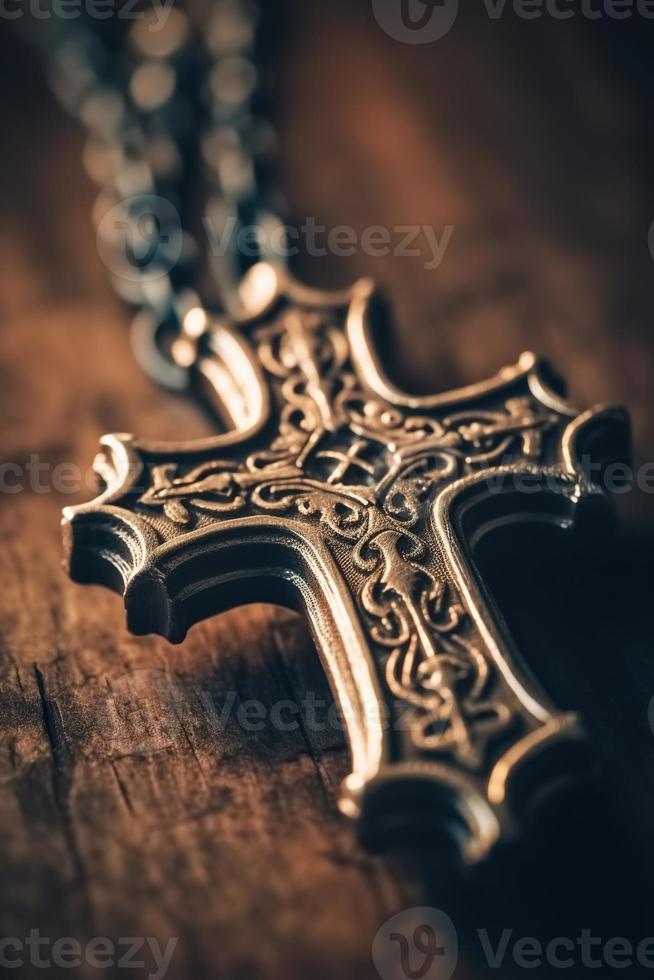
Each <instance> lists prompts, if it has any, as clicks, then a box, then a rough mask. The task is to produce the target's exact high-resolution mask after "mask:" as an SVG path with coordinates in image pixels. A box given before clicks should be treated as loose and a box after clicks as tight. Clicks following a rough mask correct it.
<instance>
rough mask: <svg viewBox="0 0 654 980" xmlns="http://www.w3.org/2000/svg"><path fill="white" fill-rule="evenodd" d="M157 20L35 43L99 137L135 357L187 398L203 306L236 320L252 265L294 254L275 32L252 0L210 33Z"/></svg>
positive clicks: (110, 258) (103, 196)
mask: <svg viewBox="0 0 654 980" xmlns="http://www.w3.org/2000/svg"><path fill="white" fill-rule="evenodd" d="M159 14H161V11H159ZM155 20H156V15H155V12H154V10H153V11H150V12H149V13H147V12H145V11H141V12H140V13H139V15H138V19H134V20H133V21H132V22H131V24H130V25H129V27H128V28H127V29H125V27H124V23H119V22H118V21H117V19H116V17H114V16H112V17H110V18H107V19H104V18H103V19H97V18H95V19H92V18H90V17H89V16H85V17H80V18H78V19H76V20H74V21H61V20H60V19H59V20H57V18H54V17H52V18H50V19H49V20H47V21H42V22H41V23H40V24H39V25H38V32H37V40H39V41H40V43H41V46H42V48H43V50H44V51H45V53H46V57H47V62H48V65H49V72H48V73H49V77H50V80H51V84H52V88H53V90H54V92H55V93H56V95H57V97H58V98H59V100H60V102H61V103H62V104H63V105H64V107H65V108H66V109H67V110H68V111H69V112H71V113H72V114H73V115H75V116H76V117H77V118H78V119H80V120H81V121H82V123H83V124H84V125H85V126H86V128H87V130H88V134H89V135H88V139H87V142H86V146H85V150H84V164H85V167H86V170H87V172H88V173H89V175H90V176H91V177H92V179H93V180H94V181H95V182H96V183H97V184H98V185H99V186H100V188H101V190H100V194H99V197H98V199H97V202H96V205H95V208H94V220H95V223H96V226H97V230H98V247H99V250H100V254H101V256H102V258H103V261H104V262H105V264H106V265H107V266H108V267H109V269H110V275H111V280H112V283H113V286H114V288H115V289H116V291H117V292H118V293H119V295H120V296H121V297H122V298H123V299H124V300H125V301H126V302H127V303H129V304H130V305H131V306H132V307H134V308H136V309H137V310H138V312H137V314H136V316H135V319H134V323H133V332H132V337H133V347H134V351H135V354H136V356H137V358H138V360H139V362H140V363H141V365H142V366H143V368H144V369H145V370H146V371H147V372H148V374H149V375H150V376H151V377H153V378H154V379H155V380H156V381H157V382H158V383H160V384H162V385H164V386H165V387H167V388H170V389H174V390H177V391H183V390H186V389H187V388H188V387H189V381H190V378H189V372H190V368H191V366H192V365H189V363H188V356H187V348H185V350H186V353H185V355H184V356H183V357H176V354H175V351H176V343H175V342H176V340H177V339H178V338H179V337H181V336H184V332H185V321H186V320H187V317H188V314H189V312H190V311H195V314H194V315H193V317H192V318H191V319H192V322H193V324H197V322H198V317H197V309H198V307H200V308H201V309H202V310H207V311H209V313H210V314H211V313H214V312H220V311H223V312H234V310H235V308H237V307H238V285H239V283H240V281H241V279H242V277H243V275H244V274H245V272H246V271H247V269H248V267H250V266H251V265H254V264H255V263H256V262H258V261H261V260H267V261H270V262H273V263H278V262H279V261H280V255H281V254H282V253H283V251H284V249H283V247H280V246H283V242H284V226H283V224H282V221H281V219H280V218H279V217H278V211H279V209H280V202H279V201H278V200H274V197H273V192H272V190H271V171H272V169H273V166H272V162H273V161H274V159H275V134H274V131H273V129H272V126H271V124H270V122H269V121H268V120H267V118H266V108H267V106H266V101H267V91H266V85H265V79H263V77H262V72H263V67H262V66H264V65H265V63H266V58H265V57H264V55H265V52H264V48H265V44H266V42H267V40H268V38H269V34H270V31H269V29H268V28H269V25H267V24H266V26H265V28H264V27H263V26H262V22H263V20H264V7H263V5H260V4H255V3H253V2H251V0H214V2H213V4H212V6H211V8H210V12H209V14H208V16H207V17H206V18H204V19H203V20H202V21H201V22H195V21H194V20H193V19H192V18H191V17H190V16H189V15H188V14H187V13H185V12H183V11H182V10H179V9H175V8H172V7H171V8H169V9H168V10H167V15H166V18H165V22H164V23H163V24H161V23H155ZM44 25H45V26H44ZM271 240H272V241H273V242H275V243H276V248H275V249H274V250H273V249H272V248H271V246H270V244H269V243H270V242H271ZM205 322H208V318H205ZM194 329H195V328H194ZM178 346H179V347H180V349H181V348H183V346H184V345H178Z"/></svg>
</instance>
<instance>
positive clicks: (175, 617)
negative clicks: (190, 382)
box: [64, 264, 628, 864]
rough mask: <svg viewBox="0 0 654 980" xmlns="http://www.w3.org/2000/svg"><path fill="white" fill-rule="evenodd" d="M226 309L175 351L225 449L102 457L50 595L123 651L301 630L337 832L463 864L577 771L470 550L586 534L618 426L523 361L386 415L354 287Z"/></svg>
mask: <svg viewBox="0 0 654 980" xmlns="http://www.w3.org/2000/svg"><path fill="white" fill-rule="evenodd" d="M241 292H242V299H243V304H244V312H243V313H242V315H239V316H238V317H236V319H234V320H232V321H231V322H227V321H226V320H220V319H214V320H212V319H211V318H209V317H208V316H207V314H206V313H205V312H204V311H203V310H201V309H199V308H198V309H194V310H192V311H190V312H189V313H188V315H187V317H186V320H185V332H184V335H183V337H182V338H180V339H179V340H178V341H177V344H176V356H177V358H178V359H179V360H180V363H186V364H193V365H194V370H195V372H196V375H197V378H198V379H199V380H201V381H202V382H203V383H204V385H205V386H209V388H210V389H211V390H212V391H213V392H214V393H215V395H216V398H217V399H218V405H219V408H220V412H221V414H222V416H223V418H224V420H225V423H226V430H227V431H226V432H225V433H224V434H222V435H219V436H216V437H214V438H211V439H209V440H204V441H199V442H191V443H169V444H167V443H163V444H161V443H159V444H153V443H150V442H142V441H139V440H137V439H135V438H133V437H132V436H128V435H109V436H106V437H105V438H104V439H103V440H102V452H101V453H100V455H99V457H98V459H97V461H96V469H97V471H98V473H99V474H100V477H101V479H102V481H103V484H104V488H105V489H104V492H103V493H102V494H101V495H100V496H99V497H97V498H96V499H95V500H93V501H92V502H91V503H88V504H85V505H83V506H80V507H74V508H70V509H68V510H67V511H66V515H65V522H64V523H65V527H66V538H67V547H68V556H69V565H70V571H71V574H72V576H73V577H74V578H75V579H76V580H77V581H80V582H93V583H101V584H104V585H107V586H109V587H111V588H113V589H115V590H116V591H118V592H120V593H123V594H124V597H125V605H126V610H127V620H128V625H129V628H130V629H131V630H132V631H133V632H135V633H137V634H145V633H158V634H161V635H163V636H165V637H167V638H168V639H169V640H171V641H172V642H179V641H181V640H182V639H183V638H184V636H185V634H186V632H187V630H188V629H189V628H190V627H191V626H192V625H193V624H194V623H195V622H197V621H198V620H200V619H202V618H205V617H207V616H211V615H213V614H215V613H217V612H220V611H221V610H224V609H226V608H228V607H232V606H234V605H238V604H241V603H245V602H252V601H257V600H261V601H273V602H278V603H282V604H286V605H290V606H293V607H295V608H299V609H300V610H302V612H303V613H304V615H305V616H306V617H307V619H308V622H309V623H310V626H311V629H312V633H313V636H314V639H315V644H316V647H317V650H318V652H319V655H320V657H321V660H322V663H323V665H324V669H325V671H326V673H327V675H328V678H329V681H330V684H331V687H332V690H333V693H334V697H335V699H336V701H337V703H338V706H339V708H340V711H341V714H342V718H343V722H344V725H345V729H346V732H347V738H348V743H349V748H350V753H351V763H352V772H351V774H350V775H349V776H348V777H347V779H346V780H345V781H344V785H343V788H342V795H341V804H340V805H341V809H342V810H343V812H344V813H345V814H347V815H348V816H350V817H352V818H354V819H355V820H356V821H357V822H358V825H359V828H360V830H361V833H362V837H363V839H364V841H365V842H367V843H368V844H370V845H371V846H373V847H387V846H393V845H395V844H399V843H401V842H403V841H406V840H407V839H408V840H415V839H416V838H418V837H420V838H422V839H424V838H425V837H426V838H427V839H431V840H433V841H434V842H437V843H439V844H443V843H447V844H448V845H451V846H452V847H453V848H454V849H455V850H456V852H457V853H458V854H459V855H460V857H461V858H462V859H463V860H464V861H465V862H467V863H470V864H474V863H475V862H477V861H479V860H480V859H482V858H484V857H485V856H486V855H487V854H488V853H489V852H490V851H491V849H492V848H493V847H494V845H495V844H496V843H497V842H499V841H501V840H502V841H505V840H510V839H511V838H513V837H514V835H515V833H516V831H517V830H518V829H519V827H520V823H521V818H522V816H523V814H524V812H525V810H526V808H527V807H528V806H529V804H530V800H531V798H532V796H533V795H534V793H535V792H536V790H542V788H543V786H544V784H546V783H547V782H548V781H550V780H559V779H562V778H563V777H566V776H569V777H571V778H575V776H576V775H577V773H578V769H579V767H580V766H583V765H585V762H584V760H585V759H586V755H585V753H584V752H583V738H584V737H583V732H582V728H581V725H580V722H579V719H578V717H577V716H576V715H574V714H569V713H561V712H559V711H557V709H556V708H555V707H554V706H553V705H552V704H551V703H550V702H549V701H548V699H547V697H546V696H545V695H544V693H543V692H542V691H541V690H540V688H539V686H538V684H537V682H536V680H535V679H534V677H532V676H531V674H530V672H529V671H528V670H527V668H526V667H525V665H524V663H523V662H522V661H521V659H520V657H519V656H518V653H517V651H516V650H515V649H514V646H513V643H512V641H511V638H510V637H509V636H508V635H506V634H507V631H506V627H505V626H504V625H503V623H502V619H501V617H500V616H499V614H498V612H497V610H496V609H495V607H494V605H493V602H492V599H491V598H490V596H489V593H488V590H487V588H486V586H485V583H484V582H483V581H482V580H481V578H480V575H479V573H478V571H477V569H476V567H475V557H474V556H475V549H476V547H477V546H478V544H479V542H480V541H481V540H482V539H483V538H484V537H485V536H486V535H487V534H488V533H489V532H491V531H493V530H494V529H497V528H498V527H502V526H504V525H516V526H519V525H521V524H525V523H526V522H531V521H537V522H549V523H550V524H552V525H554V526H556V527H558V528H562V529H565V530H569V531H570V532H571V533H574V531H575V529H579V528H580V527H581V526H583V525H585V524H586V523H587V522H590V521H597V520H599V526H600V527H601V524H602V520H603V519H604V518H607V519H608V517H609V515H610V512H611V506H610V502H609V501H608V499H607V497H606V496H605V494H604V493H603V491H602V489H601V487H600V485H599V484H600V477H599V475H600V474H601V471H602V465H603V464H605V463H606V462H607V461H609V460H610V459H612V458H616V454H620V455H622V454H623V453H624V454H625V455H626V452H627V448H626V447H627V445H628V424H627V420H626V418H625V415H624V413H623V412H622V411H620V410H619V409H613V408H607V407H599V408H595V409H592V410H590V411H587V412H583V413H578V412H577V410H576V409H574V408H573V407H572V406H571V405H570V404H569V403H568V402H567V401H566V400H565V399H564V398H563V397H562V396H561V395H560V394H559V393H558V392H557V391H556V390H554V388H553V387H552V385H551V384H550V382H549V380H548V379H549V374H548V371H547V369H546V367H545V366H544V365H543V364H542V363H541V362H539V361H538V360H537V359H536V358H535V357H534V356H533V355H531V354H523V355H522V357H521V358H520V359H519V361H518V363H517V364H516V365H514V366H512V367H507V368H504V369H503V370H501V371H500V372H499V373H498V374H497V375H496V376H495V377H493V378H491V379H490V380H487V381H484V382H483V383H480V384H475V385H471V386H469V387H466V388H462V389H459V390H455V391H449V392H447V393H441V394H435V395H431V396H428V397H413V396H411V395H409V394H405V393H404V392H403V391H401V390H399V389H398V388H397V387H395V386H394V385H393V384H392V383H391V382H390V381H389V380H388V378H387V377H386V375H385V373H384V371H383V369H382V366H381V362H380V359H379V357H378V355H377V352H376V345H375V341H374V337H373V333H374V330H375V322H376V311H377V307H378V302H379V301H378V298H377V296H376V294H375V291H374V287H373V285H372V283H371V282H370V281H368V280H363V281H360V282H358V283H357V284H356V285H355V286H354V287H353V288H352V289H350V290H347V291H344V292H342V293H334V294H328V293H323V292H319V291H316V290H313V289H309V288H306V287H304V286H302V285H300V284H299V283H297V282H295V281H294V280H293V279H291V277H290V276H289V275H288V274H287V273H285V272H280V271H278V270H276V269H274V268H273V267H272V266H270V265H265V264H260V265H258V266H255V267H254V268H253V269H252V270H251V272H250V273H249V274H248V276H247V277H246V279H245V280H244V282H243V285H242V290H241Z"/></svg>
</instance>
